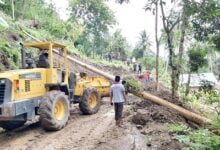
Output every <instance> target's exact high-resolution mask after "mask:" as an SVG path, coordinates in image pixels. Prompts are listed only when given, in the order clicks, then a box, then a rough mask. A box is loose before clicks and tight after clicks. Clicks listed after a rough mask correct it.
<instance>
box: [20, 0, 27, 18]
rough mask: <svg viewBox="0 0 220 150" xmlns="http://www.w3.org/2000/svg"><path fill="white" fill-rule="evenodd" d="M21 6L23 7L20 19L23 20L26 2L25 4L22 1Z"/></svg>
mask: <svg viewBox="0 0 220 150" xmlns="http://www.w3.org/2000/svg"><path fill="white" fill-rule="evenodd" d="M22 6H23V10H22V13H21V18H23V19H24V16H25V11H26V2H25V0H23V1H22Z"/></svg>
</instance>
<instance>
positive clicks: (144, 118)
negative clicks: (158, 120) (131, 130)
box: [132, 110, 151, 125]
mask: <svg viewBox="0 0 220 150" xmlns="http://www.w3.org/2000/svg"><path fill="white" fill-rule="evenodd" d="M150 120H151V117H150V115H149V113H148V112H147V111H142V110H138V111H137V113H136V114H135V115H134V116H133V117H132V122H133V123H135V124H138V125H146V123H147V122H148V121H150Z"/></svg>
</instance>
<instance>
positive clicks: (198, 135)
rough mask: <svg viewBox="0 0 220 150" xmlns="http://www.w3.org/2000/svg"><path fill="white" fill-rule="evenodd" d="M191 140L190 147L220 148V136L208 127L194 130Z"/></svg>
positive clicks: (212, 149)
mask: <svg viewBox="0 0 220 150" xmlns="http://www.w3.org/2000/svg"><path fill="white" fill-rule="evenodd" d="M190 141H191V144H190V147H191V148H190V149H196V150H204V149H206V150H218V149H219V147H220V136H217V135H213V134H211V133H210V132H209V131H208V130H207V129H199V130H196V131H194V132H192V133H191V134H190Z"/></svg>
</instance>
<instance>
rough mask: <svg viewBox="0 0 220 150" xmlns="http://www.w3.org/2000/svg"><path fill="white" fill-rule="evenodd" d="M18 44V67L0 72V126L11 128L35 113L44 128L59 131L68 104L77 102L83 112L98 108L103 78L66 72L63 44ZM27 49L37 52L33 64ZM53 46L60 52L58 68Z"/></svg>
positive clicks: (105, 89)
mask: <svg viewBox="0 0 220 150" xmlns="http://www.w3.org/2000/svg"><path fill="white" fill-rule="evenodd" d="M21 46H22V48H21V58H22V69H19V70H11V71H5V72H0V127H2V128H4V129H5V130H11V129H14V128H17V127H20V126H22V125H23V124H24V123H25V122H26V121H28V120H33V119H34V118H35V117H36V116H39V118H40V119H39V120H40V122H41V125H42V127H43V128H44V129H45V130H60V129H62V128H63V127H64V126H65V125H66V124H67V121H68V118H69V115H70V106H71V104H73V103H79V108H80V110H81V111H82V113H83V114H94V113H96V112H97V111H98V110H99V107H100V98H101V97H104V96H108V94H109V86H110V83H109V81H108V80H107V79H105V78H103V77H90V76H87V75H86V74H84V73H81V74H79V75H76V74H74V73H73V72H70V71H69V65H68V59H67V49H66V47H65V46H64V45H61V44H58V43H54V42H32V43H25V44H21ZM27 48H31V49H33V50H37V51H39V58H38V59H37V62H36V63H34V62H33V61H31V59H30V58H27V56H26V49H27ZM54 49H56V50H58V51H59V52H60V55H61V56H60V57H59V60H60V62H59V65H58V67H57V66H55V65H54V64H55V63H58V62H54V57H55V56H54V55H55V54H54V53H53V50H54ZM33 50H32V51H33ZM62 59H63V61H62ZM71 67H74V66H71Z"/></svg>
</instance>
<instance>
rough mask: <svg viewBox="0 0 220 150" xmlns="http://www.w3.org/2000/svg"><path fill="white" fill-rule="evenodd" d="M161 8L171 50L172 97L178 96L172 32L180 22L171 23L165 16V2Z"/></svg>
mask: <svg viewBox="0 0 220 150" xmlns="http://www.w3.org/2000/svg"><path fill="white" fill-rule="evenodd" d="M160 8H161V14H162V21H163V28H164V31H165V33H166V35H167V45H168V49H169V65H170V67H171V69H172V73H171V86H172V97H174V96H175V95H176V93H175V90H176V86H177V84H178V83H177V79H176V78H177V76H176V75H177V71H176V70H177V66H176V63H175V53H174V52H173V42H172V37H171V36H172V30H173V28H174V27H175V25H176V24H177V23H178V20H176V22H174V23H173V24H170V23H169V20H168V18H167V17H166V16H165V13H164V8H163V1H162V0H160Z"/></svg>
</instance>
